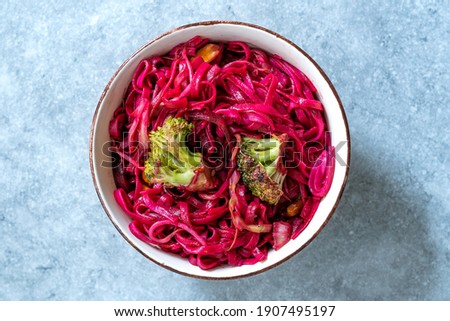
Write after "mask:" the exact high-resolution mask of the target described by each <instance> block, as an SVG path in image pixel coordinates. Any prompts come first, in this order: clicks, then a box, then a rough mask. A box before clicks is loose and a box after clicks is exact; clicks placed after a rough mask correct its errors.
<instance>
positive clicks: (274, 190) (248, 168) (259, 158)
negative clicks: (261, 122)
mask: <svg viewBox="0 0 450 321" xmlns="http://www.w3.org/2000/svg"><path fill="white" fill-rule="evenodd" d="M285 139H286V136H285V135H282V136H280V137H276V136H272V137H270V138H262V139H256V138H250V137H243V139H242V145H241V150H240V153H239V155H238V170H239V172H241V175H242V180H243V181H244V184H245V185H246V186H247V187H248V189H249V190H250V191H251V192H252V194H253V195H255V196H257V197H259V198H260V199H261V200H262V201H266V202H268V203H269V204H273V205H275V204H277V203H278V201H279V200H280V197H281V196H282V195H283V191H282V187H283V181H284V178H285V177H286V174H285V173H282V172H281V171H280V170H279V169H278V166H277V164H278V162H279V161H280V158H281V147H282V144H283V142H284V140H285Z"/></svg>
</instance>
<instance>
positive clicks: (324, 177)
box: [109, 36, 334, 270]
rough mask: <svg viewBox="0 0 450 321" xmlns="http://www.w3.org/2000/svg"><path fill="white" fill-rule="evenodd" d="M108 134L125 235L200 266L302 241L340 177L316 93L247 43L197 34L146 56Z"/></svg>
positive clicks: (278, 60) (236, 261) (295, 72)
mask: <svg viewBox="0 0 450 321" xmlns="http://www.w3.org/2000/svg"><path fill="white" fill-rule="evenodd" d="M116 107H117V106H114V108H116ZM109 134H110V137H111V140H112V142H111V147H110V150H111V152H112V154H113V157H114V159H115V164H114V166H113V174H114V180H115V183H116V186H117V189H116V190H115V192H114V197H115V200H116V201H117V203H118V204H119V205H120V207H121V208H122V209H123V211H124V212H125V213H126V214H127V215H128V216H130V218H131V219H132V221H131V223H130V224H129V229H130V231H131V232H132V233H133V234H134V235H135V236H136V237H137V238H139V239H140V240H141V241H143V242H146V243H148V244H150V245H152V246H155V247H158V248H160V249H161V250H163V251H166V252H171V253H175V254H178V255H180V256H181V257H184V258H186V259H187V260H189V262H190V263H191V264H194V265H197V266H198V267H200V268H201V269H205V270H206V269H211V268H214V267H216V266H220V265H225V264H228V265H236V266H239V265H243V264H255V263H257V262H259V261H262V260H264V259H265V258H266V257H267V253H268V251H269V250H270V249H274V250H278V249H280V248H281V247H283V246H284V245H285V244H286V243H287V242H288V241H289V240H290V239H295V238H296V237H298V235H299V234H300V233H302V231H303V230H304V229H305V228H306V226H307V225H308V224H309V222H310V221H311V219H312V217H313V216H314V213H315V212H316V210H317V207H318V205H319V203H320V200H321V199H322V198H323V197H324V196H325V195H326V194H327V192H328V190H329V189H330V186H331V182H332V180H333V174H334V147H332V146H331V141H330V136H329V133H327V123H326V120H325V114H324V109H323V106H322V103H321V102H320V101H319V99H318V98H317V91H316V88H315V87H314V85H313V84H312V82H311V81H310V80H309V79H308V78H307V77H306V76H305V75H304V74H303V73H302V72H301V71H300V70H299V69H297V68H296V67H294V66H292V65H291V64H289V63H287V62H286V61H284V60H283V59H282V57H280V56H278V55H275V54H269V53H267V52H264V51H262V50H260V49H258V48H252V47H250V46H249V45H248V44H246V43H244V42H238V41H229V42H214V41H210V40H209V39H205V38H202V37H199V36H196V37H194V38H192V39H190V40H189V41H187V42H185V43H182V44H179V45H177V46H176V47H174V48H173V49H172V50H171V51H170V52H169V53H167V54H165V55H162V56H153V57H150V58H148V59H144V60H142V61H141V62H140V63H139V65H138V67H137V68H136V70H135V72H134V75H133V78H132V81H131V83H130V84H129V86H128V89H127V91H126V93H125V96H124V99H123V102H122V103H121V104H120V106H118V107H117V109H116V110H115V113H114V116H113V119H112V120H111V122H110V125H109Z"/></svg>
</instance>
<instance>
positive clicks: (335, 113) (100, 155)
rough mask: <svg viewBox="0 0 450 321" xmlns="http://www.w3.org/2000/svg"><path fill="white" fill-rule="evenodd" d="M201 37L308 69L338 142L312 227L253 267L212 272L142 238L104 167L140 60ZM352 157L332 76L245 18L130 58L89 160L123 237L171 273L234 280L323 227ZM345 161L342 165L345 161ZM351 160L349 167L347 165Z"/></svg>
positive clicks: (191, 29)
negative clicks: (112, 129) (113, 125)
mask: <svg viewBox="0 0 450 321" xmlns="http://www.w3.org/2000/svg"><path fill="white" fill-rule="evenodd" d="M196 35H200V36H203V37H207V38H210V39H212V40H217V41H227V40H239V41H244V42H247V43H249V44H250V45H252V46H254V47H258V48H261V49H263V50H265V51H267V52H269V53H276V54H278V55H280V56H281V57H283V58H284V60H286V61H288V62H289V63H291V64H292V65H294V66H296V67H297V68H299V69H300V70H301V71H303V72H304V73H305V74H306V76H308V77H309V79H310V80H311V81H312V82H313V83H314V85H315V86H316V88H317V90H318V93H319V95H318V96H319V99H320V100H321V102H322V104H323V106H324V108H325V111H326V118H327V122H328V126H329V130H330V131H331V138H332V144H333V145H334V146H337V145H338V144H340V145H339V148H337V149H336V150H337V155H338V156H339V158H340V160H341V161H340V162H339V163H338V162H337V161H336V170H335V174H334V179H333V183H332V185H331V189H330V191H329V192H328V194H327V195H326V196H325V197H324V198H323V199H322V201H321V203H320V205H319V208H318V210H317V212H316V214H315V215H314V217H313V219H312V220H311V222H310V224H309V225H308V226H307V228H306V229H305V230H304V231H303V232H302V233H301V234H300V235H299V236H298V237H297V239H295V240H291V241H289V242H288V243H287V244H286V245H285V246H284V247H282V248H281V249H280V250H278V251H274V250H271V251H270V252H269V254H268V258H267V259H266V260H265V261H263V262H259V263H257V264H254V265H244V266H240V267H233V266H224V267H219V268H216V269H213V270H209V271H203V270H201V269H200V268H198V267H196V266H194V265H191V264H190V263H189V262H188V260H187V259H183V258H181V257H179V256H177V255H173V254H170V253H166V252H163V251H161V250H159V249H157V248H154V247H152V246H150V245H148V244H145V243H144V242H142V241H140V240H138V239H137V238H136V237H135V236H134V235H133V234H131V232H130V231H129V229H128V224H129V223H130V218H129V217H128V216H127V215H126V214H125V213H124V212H123V211H122V210H121V208H120V207H119V206H118V205H117V203H116V201H115V199H114V196H113V192H114V190H115V189H116V185H115V183H114V179H113V175H112V170H111V168H110V167H104V166H102V162H103V161H106V162H108V161H109V160H110V159H109V156H108V155H107V154H105V153H104V151H106V150H107V149H106V148H105V147H106V146H107V145H105V143H107V142H108V141H109V133H108V126H109V122H110V120H111V119H112V115H113V113H114V110H115V109H116V108H117V106H119V104H120V102H121V100H122V97H123V94H124V91H125V89H126V88H127V86H128V85H129V83H130V81H131V77H132V75H133V73H134V70H135V69H136V67H137V65H138V64H139V62H140V61H141V60H142V59H144V58H147V57H150V56H153V55H161V54H165V53H167V52H168V51H169V50H170V49H171V48H173V47H174V46H175V45H177V44H179V43H182V42H185V41H187V40H189V39H190V38H192V37H194V36H196ZM349 161H350V135H349V130H348V124H347V120H346V116H345V113H344V109H343V107H342V104H341V102H340V99H339V97H338V95H337V93H336V90H335V89H334V87H333V85H332V84H331V82H330V80H329V79H328V77H327V76H326V75H325V73H324V72H323V71H322V69H321V68H320V67H319V66H318V65H317V63H316V62H315V61H314V60H313V59H311V57H309V56H308V55H307V54H306V53H305V52H304V51H303V50H302V49H301V48H299V47H298V46H297V45H295V44H294V43H292V42H291V41H289V40H287V39H286V38H284V37H282V36H280V35H278V34H276V33H275V32H273V31H270V30H267V29H265V28H262V27H259V26H255V25H250V24H247V23H241V22H230V21H208V22H200V23H194V24H190V25H186V26H182V27H179V28H177V29H175V30H172V31H170V32H167V33H165V34H163V35H161V36H159V37H157V38H156V39H154V40H152V41H150V42H149V43H148V44H146V45H145V46H143V47H142V48H141V49H139V50H138V51H136V52H135V53H134V54H133V55H131V57H130V58H128V59H127V60H126V61H125V62H124V63H123V64H122V66H120V67H119V69H118V70H117V72H116V73H115V74H114V76H113V77H112V78H111V80H110V81H109V83H108V84H107V85H106V88H105V90H104V91H103V94H102V95H101V98H100V101H99V103H98V105H97V109H96V111H95V114H94V118H93V121H92V129H91V139H90V163H91V172H92V178H93V180H94V185H95V188H96V190H97V194H98V197H99V198H100V202H101V203H102V205H103V208H104V209H105V212H106V214H107V215H108V216H109V218H110V219H111V221H112V223H113V224H114V226H115V227H116V228H117V230H118V231H119V232H120V234H122V236H123V237H124V238H125V239H126V240H127V241H128V242H129V243H130V244H131V245H132V246H133V247H134V248H135V249H136V250H138V251H139V252H140V253H142V254H143V255H144V256H145V257H147V258H149V259H150V260H152V261H153V262H155V263H157V264H159V265H161V266H163V267H165V268H168V269H170V270H172V271H175V272H178V273H181V274H184V275H189V276H194V277H200V278H207V279H229V278H236V277H242V276H248V275H253V274H256V273H259V272H262V271H266V270H268V269H270V268H272V267H274V266H276V265H278V264H280V263H281V262H284V261H286V260H287V259H289V258H290V257H292V256H293V255H295V254H296V253H298V252H299V251H300V250H302V249H303V248H304V247H305V246H306V245H308V244H309V242H311V241H312V239H313V238H314V237H315V236H316V235H317V234H318V233H319V232H320V231H321V229H322V228H323V227H324V226H325V224H326V223H327V222H328V220H329V219H330V217H331V215H332V214H333V212H334V210H335V209H336V207H337V205H338V202H339V199H340V197H341V195H342V193H343V191H344V186H345V183H346V181H347V176H348V165H349ZM340 163H341V164H340ZM343 164H346V165H343Z"/></svg>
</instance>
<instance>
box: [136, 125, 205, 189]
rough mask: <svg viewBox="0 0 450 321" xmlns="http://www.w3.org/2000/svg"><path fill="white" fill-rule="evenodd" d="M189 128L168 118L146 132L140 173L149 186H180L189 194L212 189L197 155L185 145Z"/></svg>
mask: <svg viewBox="0 0 450 321" xmlns="http://www.w3.org/2000/svg"><path fill="white" fill-rule="evenodd" d="M192 129H193V125H192V124H189V123H188V122H187V121H186V120H185V119H183V118H172V117H169V118H167V119H166V121H165V122H164V125H163V126H161V127H159V128H158V129H157V130H155V131H152V132H150V134H149V142H150V152H149V154H148V158H147V160H146V162H145V171H144V174H145V176H146V178H147V181H148V182H149V183H163V184H164V185H165V186H168V187H177V186H183V187H185V188H186V189H187V190H190V191H201V190H207V189H210V188H211V187H212V183H213V182H212V178H211V175H210V174H211V173H210V171H209V169H208V168H207V167H205V166H204V164H203V162H202V157H201V154H200V153H194V152H192V151H190V150H189V148H188V146H187V144H186V143H187V136H188V135H189V134H190V133H191V132H192Z"/></svg>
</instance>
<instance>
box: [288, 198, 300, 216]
mask: <svg viewBox="0 0 450 321" xmlns="http://www.w3.org/2000/svg"><path fill="white" fill-rule="evenodd" d="M302 207H303V202H302V200H298V201H297V202H294V203H292V204H291V205H289V206H288V208H287V211H286V216H288V217H292V216H295V215H297V214H298V213H299V212H300V210H301V209H302Z"/></svg>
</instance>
